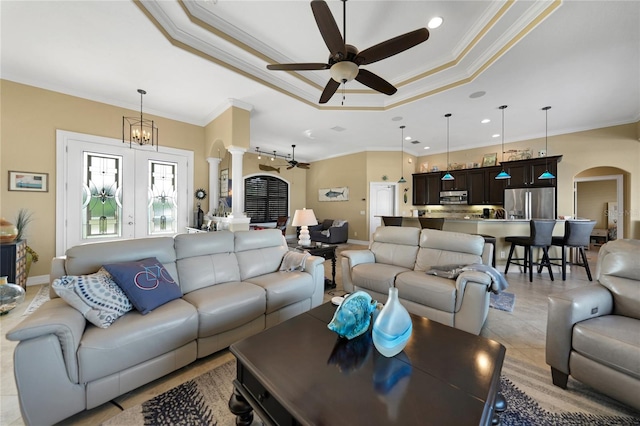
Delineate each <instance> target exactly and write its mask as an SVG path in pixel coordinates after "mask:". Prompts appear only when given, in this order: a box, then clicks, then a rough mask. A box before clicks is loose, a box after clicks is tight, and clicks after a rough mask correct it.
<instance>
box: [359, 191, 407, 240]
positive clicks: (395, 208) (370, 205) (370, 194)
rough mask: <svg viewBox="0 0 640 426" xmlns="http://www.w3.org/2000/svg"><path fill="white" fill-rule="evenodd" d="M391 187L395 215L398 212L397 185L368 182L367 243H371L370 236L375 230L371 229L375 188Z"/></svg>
mask: <svg viewBox="0 0 640 426" xmlns="http://www.w3.org/2000/svg"><path fill="white" fill-rule="evenodd" d="M383 185H384V186H391V187H393V215H394V216H395V215H397V214H398V212H399V211H400V198H399V195H398V183H397V182H369V215H368V217H367V229H368V234H367V241H371V235H373V233H374V232H375V229H371V228H372V226H373V220H374V214H375V212H374V211H373V193H374V189H375V187H376V186H383Z"/></svg>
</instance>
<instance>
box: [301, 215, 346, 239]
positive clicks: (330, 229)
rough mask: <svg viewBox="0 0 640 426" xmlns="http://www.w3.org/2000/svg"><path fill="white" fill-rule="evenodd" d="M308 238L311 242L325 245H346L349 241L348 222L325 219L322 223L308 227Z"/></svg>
mask: <svg viewBox="0 0 640 426" xmlns="http://www.w3.org/2000/svg"><path fill="white" fill-rule="evenodd" d="M309 236H310V237H311V241H319V242H322V243H326V244H339V243H346V242H347V240H348V239H349V222H347V221H346V220H333V219H325V220H324V221H322V223H319V224H318V225H314V226H310V227H309Z"/></svg>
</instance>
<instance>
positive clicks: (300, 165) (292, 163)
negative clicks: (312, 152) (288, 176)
mask: <svg viewBox="0 0 640 426" xmlns="http://www.w3.org/2000/svg"><path fill="white" fill-rule="evenodd" d="M291 148H293V155H292V156H291V160H287V163H289V167H287V170H291V169H293V168H294V167H298V168H300V169H308V168H309V166H310V164H309V163H300V162H298V161H296V146H295V145H291Z"/></svg>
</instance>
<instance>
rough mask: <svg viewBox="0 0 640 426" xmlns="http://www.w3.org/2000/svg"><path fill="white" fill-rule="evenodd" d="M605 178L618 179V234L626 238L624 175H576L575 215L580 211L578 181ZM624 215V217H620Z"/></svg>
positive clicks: (601, 179)
mask: <svg viewBox="0 0 640 426" xmlns="http://www.w3.org/2000/svg"><path fill="white" fill-rule="evenodd" d="M604 180H615V181H616V201H617V202H618V216H619V217H618V221H617V226H618V230H617V235H618V239H622V238H624V219H625V217H624V213H623V212H624V177H623V175H603V176H590V177H574V178H573V217H574V218H575V217H576V215H577V211H578V182H595V181H604ZM620 216H622V217H620Z"/></svg>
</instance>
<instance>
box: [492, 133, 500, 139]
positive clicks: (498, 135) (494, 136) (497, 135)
mask: <svg viewBox="0 0 640 426" xmlns="http://www.w3.org/2000/svg"><path fill="white" fill-rule="evenodd" d="M491 137H492V138H499V137H500V134H499V133H496V134H495V135H491Z"/></svg>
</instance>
